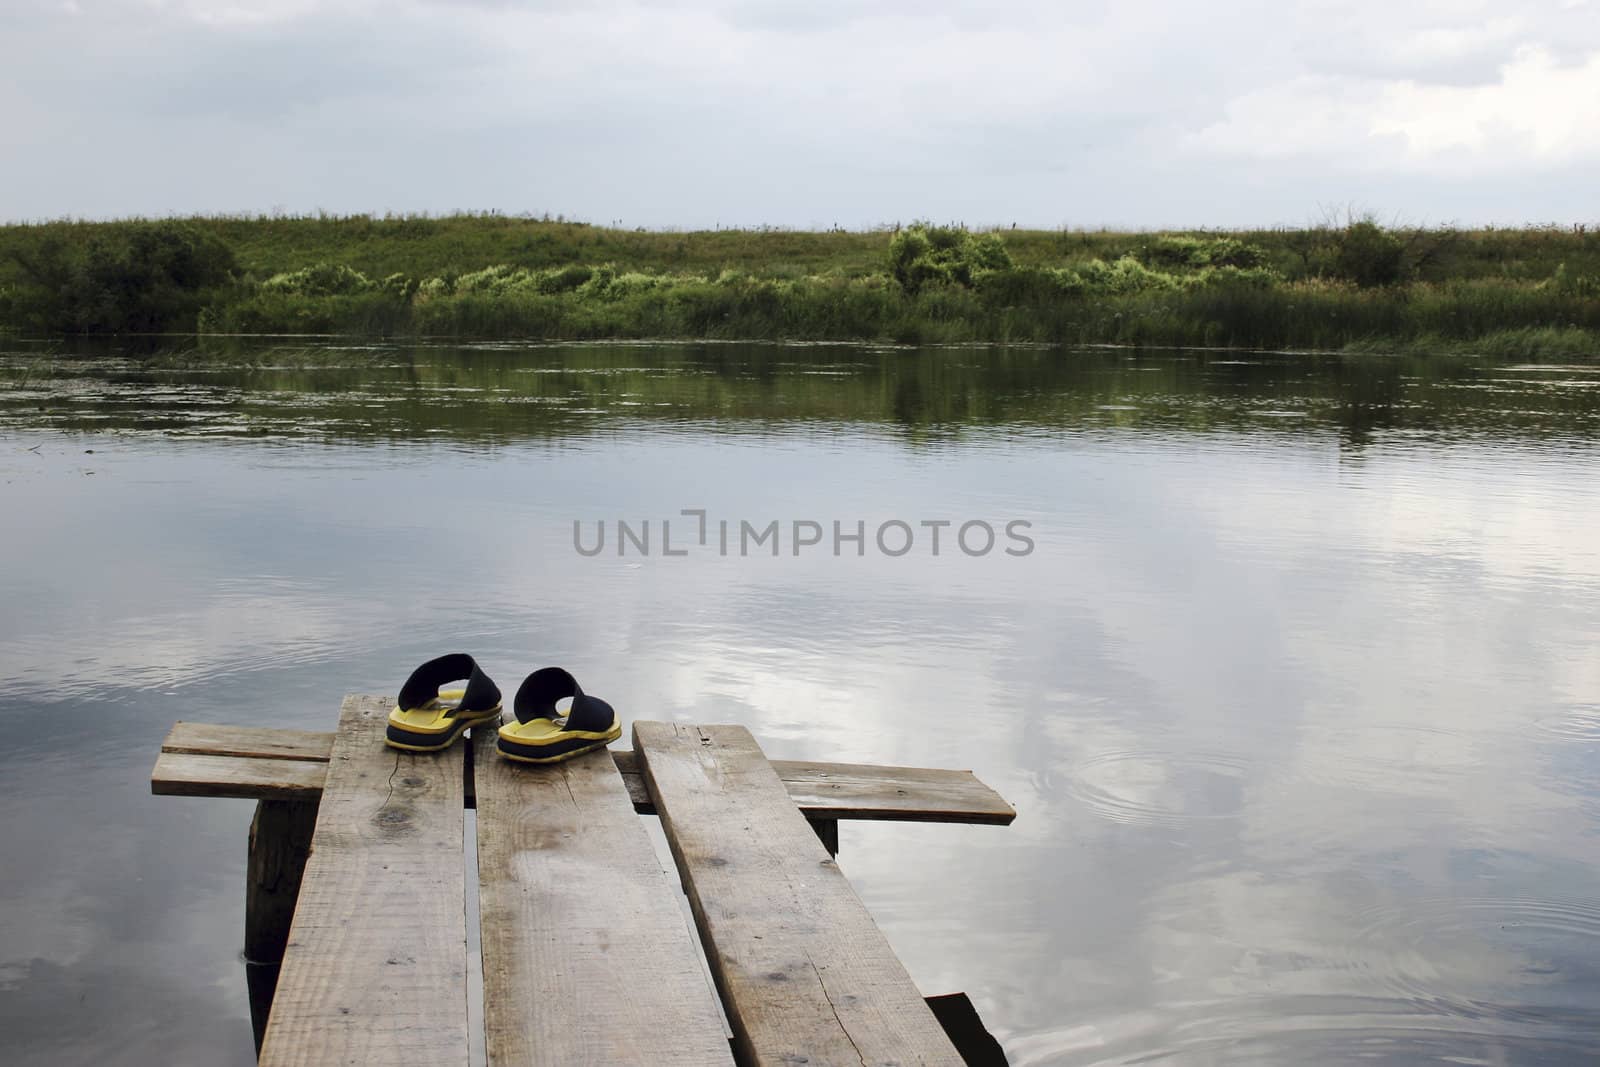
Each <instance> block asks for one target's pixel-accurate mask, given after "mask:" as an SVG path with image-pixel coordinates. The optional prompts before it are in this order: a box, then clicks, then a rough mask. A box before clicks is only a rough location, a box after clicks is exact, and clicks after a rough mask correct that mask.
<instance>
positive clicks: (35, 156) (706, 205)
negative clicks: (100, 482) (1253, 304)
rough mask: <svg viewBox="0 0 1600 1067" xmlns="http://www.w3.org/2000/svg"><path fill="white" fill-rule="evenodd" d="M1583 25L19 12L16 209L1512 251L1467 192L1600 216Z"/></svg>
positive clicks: (21, 8)
mask: <svg viewBox="0 0 1600 1067" xmlns="http://www.w3.org/2000/svg"><path fill="white" fill-rule="evenodd" d="M1597 23H1600V19H1595V18H1594V11H1593V9H1592V5H1590V4H1588V3H1586V2H1585V3H1572V2H1569V3H1565V4H1563V3H1559V2H1538V3H1529V4H1521V5H1516V6H1514V7H1513V6H1510V5H1498V4H1492V3H1486V2H1482V0H1436V2H1430V3H1425V4H1420V5H1409V6H1406V7H1404V8H1402V9H1395V8H1394V5H1390V4H1379V3H1377V2H1376V0H1359V2H1357V3H1356V4H1354V5H1351V4H1348V3H1342V4H1337V5H1336V4H1332V3H1331V2H1329V3H1320V4H1310V5H1297V6H1295V7H1293V8H1287V7H1284V6H1282V5H1273V4H1267V3H1264V2H1262V0H1226V2H1223V3H1221V4H1219V5H1212V6H1208V7H1205V8H1199V7H1195V6H1193V5H1180V4H1175V3H1171V2H1158V0H1129V2H1127V3H1123V4H1110V3H1093V4H1084V5H1073V6H1071V7H1063V6H1062V5H1059V4H1051V3H1045V2H1042V0H1037V2H1036V0H1022V2H1013V3H998V4H981V3H977V2H975V0H935V2H931V3H912V2H911V0H892V2H889V3H885V4H881V5H873V6H871V7H863V6H862V5H858V4H847V3H844V2H843V0H817V2H815V3H801V2H799V0H705V2H692V0H639V2H627V0H605V2H601V3H597V4H578V3H573V2H569V0H558V2H554V3H540V2H523V0H458V2H446V0H346V2H343V3H314V2H313V0H227V2H220V3H219V2H211V0H76V2H75V3H74V4H66V3H61V2H56V0H23V2H22V3H20V4H18V5H16V6H11V7H8V8H7V10H6V11H5V12H4V13H0V30H3V32H0V63H4V64H5V65H6V67H7V70H8V73H9V74H10V77H9V78H8V79H7V85H6V86H4V87H0V105H3V106H5V107H6V109H7V114H8V123H7V127H8V128H7V130H6V131H5V133H4V135H0V136H3V140H0V205H4V210H5V211H6V212H8V213H9V214H10V215H11V216H12V217H39V216H49V215H59V214H68V213H70V214H78V215H89V216H103V215H116V214H125V213H129V212H144V213H158V214H159V213H164V212H185V211H196V210H198V211H216V210H270V209H272V208H274V207H283V208H286V209H288V210H301V211H304V210H312V209H315V208H319V207H320V208H326V209H329V210H334V211H361V210H378V211H381V210H385V209H389V210H400V211H405V210H432V211H441V210H451V209H454V208H462V207H494V208H499V209H502V210H506V211H512V212H515V211H533V212H542V211H551V212H560V213H565V214H567V215H569V216H578V217H585V218H591V219H595V220H597V221H609V220H611V219H614V218H619V217H620V218H622V219H623V220H624V221H625V222H626V223H629V224H646V225H685V226H700V225H711V224H713V223H717V222H722V223H747V224H748V223H763V222H769V223H778V224H788V225H812V224H824V225H825V224H829V223H832V222H843V223H845V224H850V225H865V224H872V223H876V222H882V221H892V220H893V219H896V218H909V217H913V216H917V215H924V216H929V217H936V218H966V219H968V220H969V221H973V222H982V221H1007V222H1009V221H1022V222H1024V223H1030V222H1031V223H1034V224H1041V225H1050V224H1056V223H1060V222H1063V221H1069V220H1070V221H1075V222H1079V223H1083V224H1094V223H1099V222H1121V223H1134V224H1146V225H1155V224H1167V223H1189V224H1206V223H1209V224H1227V223H1237V222H1250V221H1254V222H1259V223H1271V222H1275V221H1284V212H1286V211H1287V212H1288V213H1289V215H1290V216H1291V220H1292V217H1293V216H1299V215H1303V214H1304V212H1305V211H1306V210H1307V209H1309V208H1310V207H1311V206H1312V205H1314V204H1316V203H1317V202H1319V201H1325V200H1336V201H1342V200H1345V199H1347V198H1348V197H1349V195H1352V194H1354V193H1357V192H1359V193H1360V194H1361V195H1362V196H1363V197H1365V198H1368V199H1371V200H1374V201H1376V202H1378V203H1379V204H1381V205H1382V206H1384V207H1387V208H1392V209H1395V210H1400V211H1405V210H1407V209H1408V208H1409V209H1410V210H1411V213H1412V214H1413V215H1415V214H1418V213H1423V212H1422V211H1421V210H1420V209H1422V208H1424V207H1425V206H1427V205H1432V204H1434V203H1437V202H1440V201H1441V199H1453V200H1454V201H1456V202H1460V203H1462V204H1463V205H1464V206H1465V207H1466V209H1467V210H1465V211H1463V212H1462V213H1461V214H1462V215H1463V216H1464V217H1467V218H1470V219H1475V220H1479V221H1488V220H1496V219H1498V220H1501V221H1506V220H1507V219H1508V217H1509V216H1508V212H1510V211H1513V210H1514V211H1515V212H1516V213H1517V215H1518V216H1520V215H1521V214H1523V213H1524V212H1526V211H1527V210H1528V208H1527V205H1526V202H1525V200H1523V199H1521V198H1513V197H1511V196H1509V195H1508V193H1507V190H1506V189H1505V187H1504V186H1502V185H1496V184H1495V179H1494V176H1493V174H1489V175H1483V176H1481V177H1480V179H1479V183H1478V184H1477V185H1472V184H1471V183H1470V182H1469V183H1467V185H1465V186H1464V185H1463V181H1464V179H1463V176H1462V174H1461V173H1459V164H1460V163H1461V161H1463V160H1466V161H1468V162H1472V161H1483V160H1489V161H1492V162H1493V163H1494V168H1493V171H1494V173H1495V174H1502V175H1521V176H1526V177H1538V176H1542V177H1548V178H1549V179H1550V181H1549V183H1548V184H1549V185H1550V188H1549V189H1547V190H1546V192H1547V194H1548V200H1547V202H1548V203H1549V204H1550V205H1551V208H1550V210H1549V211H1541V212H1538V213H1539V214H1541V215H1546V214H1549V213H1553V212H1557V211H1558V210H1559V208H1560V207H1561V206H1562V205H1566V204H1569V203H1570V204H1573V205H1581V204H1586V203H1588V201H1587V198H1586V197H1585V196H1584V195H1582V194H1581V193H1580V192H1579V185H1578V182H1577V178H1576V176H1574V175H1569V174H1568V173H1567V171H1566V170H1564V169H1563V168H1567V167H1570V166H1572V165H1573V164H1574V162H1575V161H1581V160H1582V159H1584V158H1586V153H1587V152H1588V147H1587V146H1588V145H1589V144H1591V143H1596V142H1600V138H1595V137H1593V136H1592V135H1591V134H1592V132H1593V131H1592V128H1591V126H1592V124H1591V123H1589V121H1588V119H1587V116H1588V115H1592V114H1595V113H1596V112H1595V109H1594V86H1595V71H1596V64H1597V62H1600V29H1597V28H1596V26H1595V24H1597ZM108 160H114V161H115V164H116V166H115V169H116V174H117V178H116V180H115V181H107V180H106V179H105V173H106V169H107V168H106V164H107V161H108ZM1451 168H1456V170H1455V171H1453V172H1452V171H1451ZM1430 175H1431V177H1429V176H1430ZM1425 178H1426V179H1427V180H1423V179H1425ZM1447 187H1448V188H1447ZM1242 188H1247V189H1249V190H1250V195H1249V196H1248V197H1247V198H1246V200H1247V202H1241V200H1240V198H1239V191H1240V190H1241V189H1242ZM1510 220H1511V221H1522V220H1521V218H1520V217H1513V218H1511V219H1510Z"/></svg>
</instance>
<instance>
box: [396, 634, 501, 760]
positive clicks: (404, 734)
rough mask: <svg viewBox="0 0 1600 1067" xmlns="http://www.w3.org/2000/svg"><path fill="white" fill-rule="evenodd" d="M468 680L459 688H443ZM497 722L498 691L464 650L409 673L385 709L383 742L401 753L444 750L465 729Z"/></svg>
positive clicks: (441, 657) (498, 716) (498, 713)
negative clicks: (448, 684) (463, 686)
mask: <svg viewBox="0 0 1600 1067" xmlns="http://www.w3.org/2000/svg"><path fill="white" fill-rule="evenodd" d="M463 678H465V679H466V680H467V684H466V688H464V689H444V688H442V686H444V685H445V684H446V683H448V682H455V681H460V680H461V679H463ZM499 721H500V689H499V687H498V686H496V685H495V684H494V682H492V681H491V680H490V679H489V676H488V675H487V674H484V673H483V671H482V670H480V669H479V668H478V664H477V663H476V661H474V660H473V658H472V657H471V656H469V655H467V654H466V653H464V652H457V653H455V654H454V655H449V656H440V657H439V658H438V659H431V660H429V661H428V662H426V663H424V664H423V665H422V666H420V667H418V668H417V669H416V670H414V671H412V672H411V677H409V678H407V679H406V684H405V685H403V686H401V687H400V697H399V699H398V700H397V701H396V703H395V706H394V710H392V711H390V712H389V727H388V730H387V731H386V732H385V733H384V738H383V743H384V744H386V745H388V746H389V747H390V748H398V749H401V750H402V751H405V752H443V751H444V750H445V749H447V748H449V747H450V746H451V745H453V744H455V742H456V738H458V737H460V736H461V735H462V734H464V733H466V731H467V729H468V728H469V727H472V726H477V725H479V724H482V723H491V722H492V723H498V722H499Z"/></svg>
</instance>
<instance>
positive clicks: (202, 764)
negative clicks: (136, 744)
mask: <svg viewBox="0 0 1600 1067" xmlns="http://www.w3.org/2000/svg"><path fill="white" fill-rule="evenodd" d="M379 743H380V744H381V743H382V742H381V741H380V742H379ZM327 777H328V764H327V762H326V761H324V762H320V763H313V762H310V761H307V760H286V759H256V758H251V757H244V756H201V755H195V754H192V753H187V752H163V753H161V754H160V755H159V756H157V757H156V765H155V769H154V770H152V771H151V772H150V792H152V793H154V794H155V795H156V796H161V797H244V798H246V799H249V800H304V801H315V800H316V799H317V798H318V797H320V796H322V784H323V781H324V779H326V778H327Z"/></svg>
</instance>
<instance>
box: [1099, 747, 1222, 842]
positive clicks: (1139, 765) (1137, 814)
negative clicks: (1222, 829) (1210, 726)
mask: <svg viewBox="0 0 1600 1067" xmlns="http://www.w3.org/2000/svg"><path fill="white" fill-rule="evenodd" d="M1248 766H1249V765H1248V763H1247V762H1246V761H1245V760H1244V759H1242V758H1240V757H1238V756H1233V755H1229V754H1227V753H1221V752H1192V751H1191V752H1156V751H1144V752H1135V751H1109V752H1102V753H1099V754H1098V755H1095V756H1092V757H1090V758H1089V759H1087V760H1084V761H1083V762H1082V763H1080V764H1078V766H1077V767H1076V768H1075V770H1074V772H1073V774H1072V777H1071V782H1070V785H1069V787H1068V788H1069V790H1070V792H1071V793H1072V795H1073V796H1075V797H1076V798H1077V799H1079V800H1081V801H1082V802H1083V803H1084V804H1086V805H1088V806H1089V808H1090V809H1091V810H1092V811H1094V812H1095V814H1097V815H1101V816H1103V817H1105V818H1107V819H1110V820H1112V821H1113V822H1120V823H1141V824H1150V825H1167V826H1172V825H1180V824H1183V823H1186V822H1190V821H1194V820H1201V819H1228V818H1232V817H1234V816H1236V815H1238V814H1239V812H1240V810H1241V808H1242V807H1243V796H1244V787H1243V778H1244V775H1245V771H1246V770H1247V769H1248Z"/></svg>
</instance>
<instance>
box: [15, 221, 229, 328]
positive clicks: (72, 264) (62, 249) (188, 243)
mask: <svg viewBox="0 0 1600 1067" xmlns="http://www.w3.org/2000/svg"><path fill="white" fill-rule="evenodd" d="M12 255H13V258H14V259H15V260H16V261H17V264H18V265H19V266H20V267H21V268H22V270H23V274H24V276H25V278H26V279H27V283H28V285H29V286H31V288H32V289H33V290H34V292H33V294H32V299H30V300H28V301H27V302H26V303H27V306H28V307H29V308H30V309H31V314H30V318H31V319H33V320H34V324H35V325H38V326H41V327H43V328H44V329H47V330H51V331H54V332H61V333H159V332H165V331H172V330H180V331H189V330H193V329H194V328H195V323H196V321H197V318H198V315H199V312H200V309H201V308H202V307H204V306H205V305H206V304H207V303H208V302H209V301H210V300H211V299H212V297H213V296H214V294H215V293H216V292H217V291H218V290H220V289H221V288H222V287H224V286H226V285H227V284H228V283H230V282H231V281H232V280H233V274H234V269H235V262H234V256H233V251H232V249H230V248H229V247H228V246H227V245H225V244H223V243H222V241H221V240H220V239H218V238H217V237H215V236H213V235H211V234H209V233H206V232H205V231H203V230H200V229H198V228H196V227H194V226H191V225H189V224H188V223H182V222H139V223H130V224H127V225H125V226H122V227H118V228H117V229H115V230H109V231H106V232H103V233H101V234H98V235H96V236H95V237H94V238H93V239H92V240H90V241H88V242H87V243H85V244H83V245H78V246H69V245H68V244H67V243H66V242H64V241H61V240H59V239H54V238H52V239H49V240H46V241H45V242H43V243H42V244H41V245H39V246H38V247H37V248H36V249H34V250H33V251H32V252H31V253H28V252H21V251H14V252H13V253H12ZM14 299H15V301H16V303H18V304H22V303H24V302H23V301H22V300H21V299H20V296H18V297H14Z"/></svg>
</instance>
